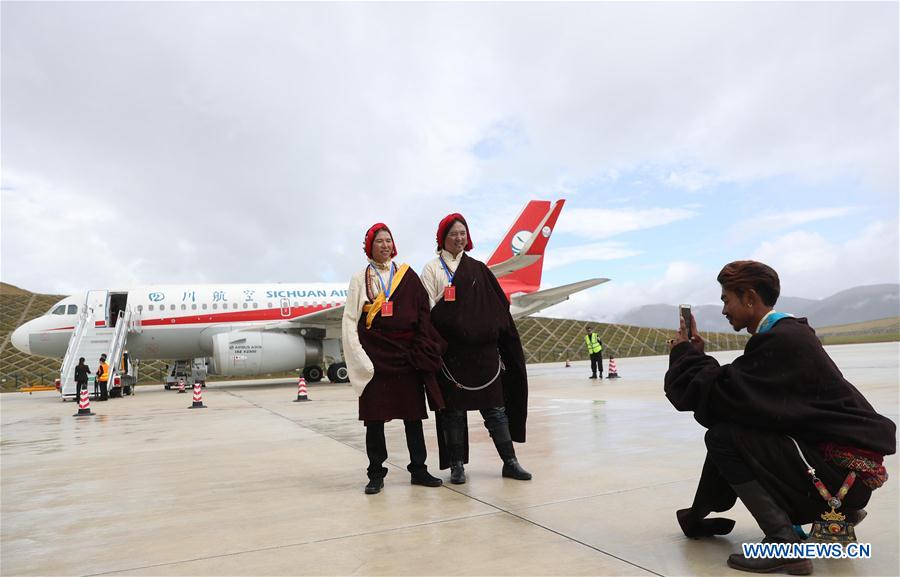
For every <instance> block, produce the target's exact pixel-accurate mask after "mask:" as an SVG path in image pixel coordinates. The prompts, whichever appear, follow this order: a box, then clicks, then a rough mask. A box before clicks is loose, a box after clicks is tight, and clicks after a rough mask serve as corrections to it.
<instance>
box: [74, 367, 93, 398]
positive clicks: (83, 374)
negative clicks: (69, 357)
mask: <svg viewBox="0 0 900 577" xmlns="http://www.w3.org/2000/svg"><path fill="white" fill-rule="evenodd" d="M90 374H91V368H90V367H89V366H87V365H86V364H85V363H84V357H80V358H79V359H78V364H77V365H76V366H75V383H76V384H77V385H78V388H77V392H76V394H75V396H76V398H78V396H79V395H80V394H81V391H82V390H84V389H87V384H88V376H89V375H90Z"/></svg>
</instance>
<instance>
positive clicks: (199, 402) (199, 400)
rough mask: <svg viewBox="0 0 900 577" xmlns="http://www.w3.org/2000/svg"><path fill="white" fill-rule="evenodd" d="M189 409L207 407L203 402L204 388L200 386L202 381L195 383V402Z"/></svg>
mask: <svg viewBox="0 0 900 577" xmlns="http://www.w3.org/2000/svg"><path fill="white" fill-rule="evenodd" d="M188 408H189V409H205V408H206V405H204V404H203V388H202V387H201V386H200V383H194V404H192V405H191V406H190V407H188Z"/></svg>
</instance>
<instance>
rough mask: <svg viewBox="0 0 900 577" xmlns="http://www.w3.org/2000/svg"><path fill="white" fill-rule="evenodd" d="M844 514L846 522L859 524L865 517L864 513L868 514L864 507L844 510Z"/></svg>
mask: <svg viewBox="0 0 900 577" xmlns="http://www.w3.org/2000/svg"><path fill="white" fill-rule="evenodd" d="M844 514H845V515H846V516H847V522H848V523H853V524H854V525H859V524H860V523H862V521H863V519H865V518H866V515H868V513H866V510H865V509H856V510H851V511H845V512H844Z"/></svg>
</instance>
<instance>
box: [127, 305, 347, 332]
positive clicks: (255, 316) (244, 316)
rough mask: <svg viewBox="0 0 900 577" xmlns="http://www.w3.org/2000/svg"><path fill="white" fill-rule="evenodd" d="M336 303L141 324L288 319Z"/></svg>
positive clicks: (170, 318) (167, 324) (144, 323)
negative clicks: (286, 313)
mask: <svg viewBox="0 0 900 577" xmlns="http://www.w3.org/2000/svg"><path fill="white" fill-rule="evenodd" d="M334 306H335V305H311V306H303V307H291V308H290V312H289V313H288V315H287V316H285V315H283V314H282V313H281V311H282V309H281V308H280V307H279V308H271V309H249V310H241V311H229V312H227V313H213V314H201V315H190V316H186V317H163V318H158V319H144V320H141V326H143V327H152V326H161V325H166V326H172V325H193V324H204V323H246V322H252V321H286V320H289V319H292V318H296V317H300V316H305V315H308V314H312V313H317V312H319V311H323V310H325V309H330V308H334Z"/></svg>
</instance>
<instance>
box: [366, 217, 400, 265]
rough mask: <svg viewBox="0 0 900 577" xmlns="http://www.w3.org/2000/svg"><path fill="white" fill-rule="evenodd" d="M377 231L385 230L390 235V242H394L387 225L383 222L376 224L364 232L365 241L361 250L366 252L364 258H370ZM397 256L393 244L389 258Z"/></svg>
mask: <svg viewBox="0 0 900 577" xmlns="http://www.w3.org/2000/svg"><path fill="white" fill-rule="evenodd" d="M379 230H386V231H388V234H389V235H391V241H392V242H393V240H394V233H392V232H391V229H389V228H388V225H386V224H384V223H383V222H376V223H375V224H373V225H372V227H371V228H370V229H369V230H367V231H366V241H365V244H364V245H363V250H364V251H366V256H367V257H369V258H372V243H374V242H375V235H376V234H378V231H379ZM395 256H397V245H396V243H395V244H394V248H393V250H392V251H391V258H394V257H395Z"/></svg>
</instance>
